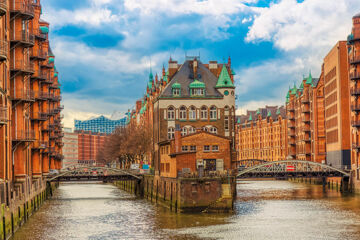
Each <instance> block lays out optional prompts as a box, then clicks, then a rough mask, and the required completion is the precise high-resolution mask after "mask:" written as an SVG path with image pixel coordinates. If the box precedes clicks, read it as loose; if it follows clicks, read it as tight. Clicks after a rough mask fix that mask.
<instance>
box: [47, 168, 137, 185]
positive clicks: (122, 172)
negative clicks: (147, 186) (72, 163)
mask: <svg viewBox="0 0 360 240" xmlns="http://www.w3.org/2000/svg"><path fill="white" fill-rule="evenodd" d="M85 169H91V170H97V171H98V170H105V171H109V172H113V173H117V174H119V175H127V176H129V177H132V178H134V179H137V180H141V177H139V176H137V175H135V174H132V173H130V172H128V171H125V170H123V169H118V168H111V167H92V166H81V167H77V168H74V169H71V170H68V171H64V172H61V173H60V174H57V175H56V176H53V177H51V178H49V179H47V181H49V182H52V181H56V180H57V179H59V178H61V177H64V176H66V175H68V174H71V173H74V172H76V171H81V170H85Z"/></svg>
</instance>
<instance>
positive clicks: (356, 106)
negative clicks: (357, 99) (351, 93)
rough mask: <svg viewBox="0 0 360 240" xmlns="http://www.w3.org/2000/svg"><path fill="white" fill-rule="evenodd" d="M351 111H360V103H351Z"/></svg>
mask: <svg viewBox="0 0 360 240" xmlns="http://www.w3.org/2000/svg"><path fill="white" fill-rule="evenodd" d="M351 111H353V112H359V111H360V104H354V105H351Z"/></svg>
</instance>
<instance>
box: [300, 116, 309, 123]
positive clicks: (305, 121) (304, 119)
mask: <svg viewBox="0 0 360 240" xmlns="http://www.w3.org/2000/svg"><path fill="white" fill-rule="evenodd" d="M301 120H302V121H303V122H304V123H309V122H310V116H303V117H302V118H301Z"/></svg>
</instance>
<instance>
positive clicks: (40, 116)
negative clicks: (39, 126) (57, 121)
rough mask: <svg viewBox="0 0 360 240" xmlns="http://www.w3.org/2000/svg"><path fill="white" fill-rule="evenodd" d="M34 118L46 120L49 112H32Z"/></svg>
mask: <svg viewBox="0 0 360 240" xmlns="http://www.w3.org/2000/svg"><path fill="white" fill-rule="evenodd" d="M31 119H32V120H40V121H46V120H47V119H48V115H47V113H44V112H31Z"/></svg>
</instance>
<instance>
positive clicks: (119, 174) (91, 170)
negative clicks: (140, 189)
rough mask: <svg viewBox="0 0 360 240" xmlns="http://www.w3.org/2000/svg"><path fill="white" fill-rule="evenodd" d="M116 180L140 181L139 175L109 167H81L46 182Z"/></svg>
mask: <svg viewBox="0 0 360 240" xmlns="http://www.w3.org/2000/svg"><path fill="white" fill-rule="evenodd" d="M118 180H138V181H139V180H141V175H140V174H138V173H134V172H131V171H129V170H123V169H117V168H110V167H89V166H82V167H77V168H75V169H71V170H68V171H64V172H60V173H59V174H57V175H53V176H50V177H49V178H48V180H47V181H48V182H89V181H103V182H112V181H118Z"/></svg>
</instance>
